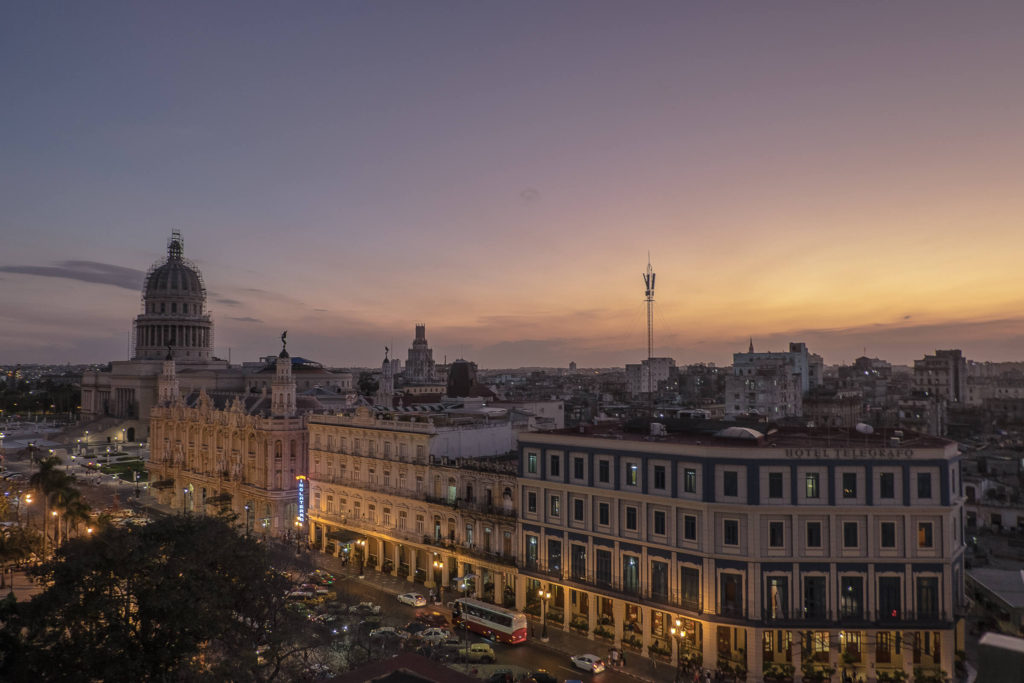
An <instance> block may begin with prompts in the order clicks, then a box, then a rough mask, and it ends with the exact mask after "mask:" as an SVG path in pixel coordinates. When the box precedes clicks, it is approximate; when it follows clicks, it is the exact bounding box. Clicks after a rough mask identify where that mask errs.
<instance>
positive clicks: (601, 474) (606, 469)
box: [597, 460, 612, 484]
mask: <svg viewBox="0 0 1024 683" xmlns="http://www.w3.org/2000/svg"><path fill="white" fill-rule="evenodd" d="M611 470H612V468H611V466H610V465H609V464H608V461H607V460H602V461H600V462H599V463H597V480H598V481H599V482H601V483H602V484H607V483H609V482H611V480H612V477H611Z"/></svg>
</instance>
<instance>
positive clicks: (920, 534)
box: [917, 522, 933, 548]
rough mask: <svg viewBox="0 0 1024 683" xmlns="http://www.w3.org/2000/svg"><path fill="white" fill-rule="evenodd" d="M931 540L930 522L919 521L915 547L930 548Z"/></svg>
mask: <svg viewBox="0 0 1024 683" xmlns="http://www.w3.org/2000/svg"><path fill="white" fill-rule="evenodd" d="M932 540H933V539H932V523H931V522H920V523H919V524H918V525H917V547H918V548H931V547H933V546H932Z"/></svg>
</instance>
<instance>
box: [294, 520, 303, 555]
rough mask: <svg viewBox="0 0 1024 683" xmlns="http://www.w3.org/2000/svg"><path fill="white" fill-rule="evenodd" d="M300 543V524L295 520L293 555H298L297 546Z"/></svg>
mask: <svg viewBox="0 0 1024 683" xmlns="http://www.w3.org/2000/svg"><path fill="white" fill-rule="evenodd" d="M301 542H302V522H300V521H299V520H298V519H296V520H295V554H296V555H298V554H299V552H300V550H299V544H300V543H301Z"/></svg>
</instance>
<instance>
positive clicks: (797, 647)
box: [789, 631, 804, 680]
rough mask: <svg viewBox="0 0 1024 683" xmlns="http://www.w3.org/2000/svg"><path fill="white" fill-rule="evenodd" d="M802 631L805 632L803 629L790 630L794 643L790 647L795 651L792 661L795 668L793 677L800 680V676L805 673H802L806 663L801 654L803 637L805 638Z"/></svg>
mask: <svg viewBox="0 0 1024 683" xmlns="http://www.w3.org/2000/svg"><path fill="white" fill-rule="evenodd" d="M801 633H803V632H802V631H790V632H789V634H790V637H791V638H792V639H793V640H792V643H793V644H792V646H791V647H790V652H792V653H793V657H792V661H791V662H790V664H792V665H793V670H794V671H793V678H794V679H795V680H800V676H802V675H803V673H802V672H803V669H802V668H801V667H803V664H804V662H803V658H802V656H801V653H802V652H803V641H802V640H801V639H802V638H803V636H802V635H801Z"/></svg>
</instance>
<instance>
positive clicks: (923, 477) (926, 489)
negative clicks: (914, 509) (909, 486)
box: [917, 472, 932, 498]
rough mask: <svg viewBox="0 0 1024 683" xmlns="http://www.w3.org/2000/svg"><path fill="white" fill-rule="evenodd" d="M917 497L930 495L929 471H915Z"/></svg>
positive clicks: (929, 496)
mask: <svg viewBox="0 0 1024 683" xmlns="http://www.w3.org/2000/svg"><path fill="white" fill-rule="evenodd" d="M917 497H918V498H931V497H932V474H931V472H918V473H917Z"/></svg>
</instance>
